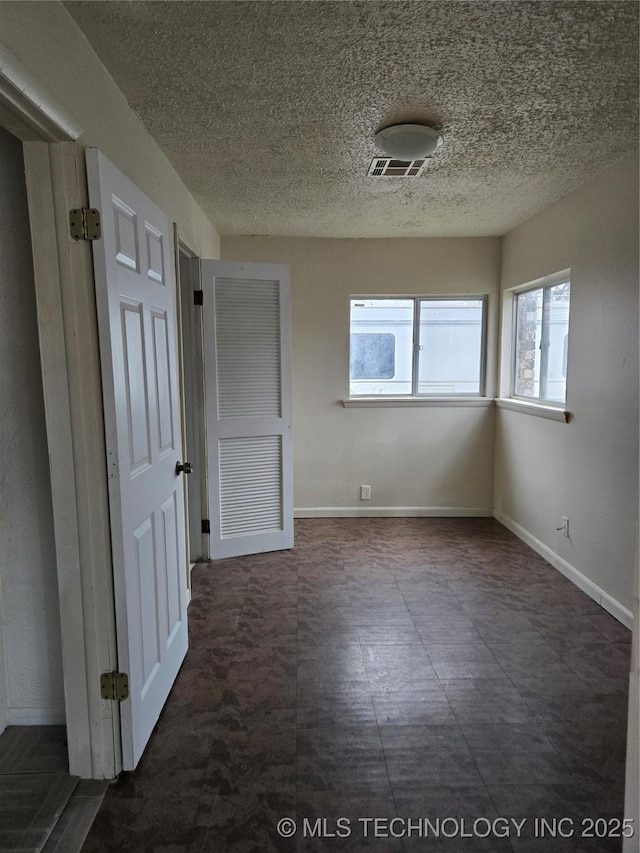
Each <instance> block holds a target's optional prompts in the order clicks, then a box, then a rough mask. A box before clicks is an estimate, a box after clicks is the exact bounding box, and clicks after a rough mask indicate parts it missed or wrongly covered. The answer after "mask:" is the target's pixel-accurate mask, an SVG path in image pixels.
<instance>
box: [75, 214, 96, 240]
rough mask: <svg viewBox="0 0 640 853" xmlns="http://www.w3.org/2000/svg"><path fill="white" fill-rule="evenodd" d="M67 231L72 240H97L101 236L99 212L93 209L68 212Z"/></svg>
mask: <svg viewBox="0 0 640 853" xmlns="http://www.w3.org/2000/svg"><path fill="white" fill-rule="evenodd" d="M69 231H70V233H71V236H72V237H73V239H74V240H99V239H100V235H101V234H102V226H101V223H100V211H99V210H96V209H95V207H76V208H75V209H74V210H70V211H69Z"/></svg>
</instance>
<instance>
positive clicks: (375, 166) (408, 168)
mask: <svg viewBox="0 0 640 853" xmlns="http://www.w3.org/2000/svg"><path fill="white" fill-rule="evenodd" d="M426 163H427V160H426V159H425V160H392V159H391V158H390V157H374V158H373V160H372V161H371V165H370V166H369V171H368V173H367V174H368V175H369V177H371V178H419V177H420V175H421V174H422V171H423V169H424V167H425V165H426Z"/></svg>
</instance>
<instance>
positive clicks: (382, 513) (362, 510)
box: [293, 506, 493, 518]
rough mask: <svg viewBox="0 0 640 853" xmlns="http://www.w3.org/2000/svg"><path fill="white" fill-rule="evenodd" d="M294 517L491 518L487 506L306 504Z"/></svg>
mask: <svg viewBox="0 0 640 853" xmlns="http://www.w3.org/2000/svg"><path fill="white" fill-rule="evenodd" d="M293 515H294V518H491V517H492V515H493V510H492V509H490V508H488V507H460V506H372V507H364V506H306V507H296V508H295V509H294V510H293Z"/></svg>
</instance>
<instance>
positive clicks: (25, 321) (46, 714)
mask: <svg viewBox="0 0 640 853" xmlns="http://www.w3.org/2000/svg"><path fill="white" fill-rule="evenodd" d="M0 448H2V452H1V453H0V590H1V598H0V609H1V614H2V630H1V632H0V634H1V641H0V669H2V670H4V673H3V675H4V678H3V679H2V683H1V684H0V728H1V727H2V726H3V723H8V724H18V723H53V722H64V698H63V692H62V651H61V645H60V617H59V608H58V585H57V575H56V559H55V550H54V537H53V514H52V506H51V486H50V482H49V460H48V454H47V436H46V431H45V417H44V403H43V394H42V378H41V371H40V350H39V345H38V328H37V321H36V299H35V288H34V281H33V265H32V259H31V236H30V230H29V217H28V210H27V198H26V189H25V183H24V164H23V159H22V143H21V142H19V141H18V140H17V139H16V138H15V137H13V136H11V135H10V134H9V133H8V132H7V131H5V130H3V129H2V128H0ZM3 712H4V713H3ZM3 716H4V721H3V719H2V717H3Z"/></svg>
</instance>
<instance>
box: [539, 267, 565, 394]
mask: <svg viewBox="0 0 640 853" xmlns="http://www.w3.org/2000/svg"><path fill="white" fill-rule="evenodd" d="M546 290H547V291H548V292H549V300H548V307H549V323H548V329H549V337H548V353H549V355H548V358H547V360H546V369H545V370H544V377H545V379H546V386H545V388H544V389H543V391H544V393H543V399H544V400H549V401H551V402H553V403H564V401H565V399H566V389H567V345H568V343H569V282H566V283H565V284H557V285H555V286H554V287H548V288H546ZM543 366H544V362H543Z"/></svg>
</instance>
